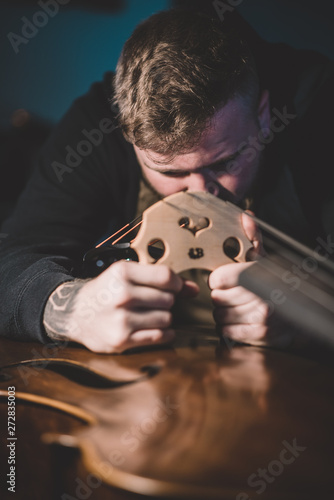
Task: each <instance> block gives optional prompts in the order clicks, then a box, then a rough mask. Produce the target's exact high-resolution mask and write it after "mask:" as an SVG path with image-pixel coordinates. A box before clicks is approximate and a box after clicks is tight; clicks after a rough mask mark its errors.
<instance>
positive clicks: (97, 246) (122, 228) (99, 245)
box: [95, 215, 141, 248]
mask: <svg viewBox="0 0 334 500" xmlns="http://www.w3.org/2000/svg"><path fill="white" fill-rule="evenodd" d="M140 218H141V215H138V217H136V218H135V219H133V220H132V221H131V222H128V223H127V224H125V226H123V227H121V229H118V231H116V232H115V233H113V234H112V235H111V236H108V238H106V239H105V240H103V241H102V242H101V243H99V244H98V245H96V247H95V248H100V247H101V246H102V245H104V243H107V241H109V240H111V238H113V237H114V236H116V235H117V234H118V233H120V232H121V231H123V230H124V229H126V228H127V227H129V226H131V224H133V223H134V222H136V221H137V220H138V219H140ZM139 224H141V222H140V223H139ZM139 224H137V225H136V226H135V227H137V226H138V225H139ZM135 227H133V228H132V229H135ZM132 229H130V231H128V232H127V233H125V234H128V233H130V232H131V231H132ZM125 234H123V236H125ZM123 236H121V237H120V238H119V239H118V240H117V241H119V240H120V239H121V238H123ZM112 244H113V245H114V244H115V242H113V243H112Z"/></svg>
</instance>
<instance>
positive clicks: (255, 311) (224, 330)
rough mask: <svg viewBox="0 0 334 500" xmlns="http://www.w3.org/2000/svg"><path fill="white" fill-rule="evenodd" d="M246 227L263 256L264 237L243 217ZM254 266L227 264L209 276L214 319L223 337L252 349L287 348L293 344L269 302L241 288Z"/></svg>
mask: <svg viewBox="0 0 334 500" xmlns="http://www.w3.org/2000/svg"><path fill="white" fill-rule="evenodd" d="M242 224H243V227H244V230H245V233H246V235H247V237H248V239H249V240H250V241H251V242H252V243H253V247H254V253H255V255H256V254H257V255H261V254H263V249H262V244H261V236H260V233H259V231H258V228H257V226H256V224H255V222H254V221H253V220H252V219H251V218H250V217H248V216H247V215H245V214H243V215H242ZM253 265H256V264H255V263H254V262H246V263H238V264H234V263H232V264H227V265H224V266H221V267H218V268H217V269H215V270H214V271H213V272H212V273H211V274H210V276H209V287H210V288H211V290H212V292H211V298H212V301H213V304H214V306H215V308H214V313H213V315H214V319H215V321H216V323H217V325H218V327H219V329H220V332H221V334H222V335H224V336H226V337H229V338H231V339H232V340H236V341H239V342H245V343H248V344H252V345H271V346H276V347H284V346H286V345H288V344H289V343H290V342H291V336H290V335H289V334H287V333H286V325H285V328H284V327H283V324H282V323H281V322H280V321H278V320H277V318H276V315H275V311H273V310H272V309H271V308H270V307H269V305H268V303H267V302H265V301H263V300H262V299H261V298H259V297H258V296H257V295H255V294H253V293H252V292H250V291H248V290H246V289H245V288H243V287H242V286H239V285H238V283H239V275H240V274H241V273H242V271H244V270H245V269H246V268H247V267H249V266H253Z"/></svg>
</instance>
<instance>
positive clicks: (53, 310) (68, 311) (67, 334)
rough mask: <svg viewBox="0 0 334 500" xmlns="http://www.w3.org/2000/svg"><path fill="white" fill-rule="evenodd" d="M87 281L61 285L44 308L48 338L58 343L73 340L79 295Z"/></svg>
mask: <svg viewBox="0 0 334 500" xmlns="http://www.w3.org/2000/svg"><path fill="white" fill-rule="evenodd" d="M86 281H87V280H81V279H74V280H71V281H66V282H65V283H62V284H61V285H59V286H58V287H57V288H56V289H55V290H54V291H53V292H52V294H51V295H50V296H49V298H48V301H47V303H46V305H45V308H44V316H43V326H44V329H45V331H46V334H47V336H48V337H49V338H50V339H52V340H56V341H59V340H60V341H67V340H74V339H72V334H73V331H72V327H71V325H72V320H71V316H72V313H73V311H74V307H75V303H76V299H77V295H78V293H79V291H80V290H81V288H82V286H83V284H84V283H85V282H86Z"/></svg>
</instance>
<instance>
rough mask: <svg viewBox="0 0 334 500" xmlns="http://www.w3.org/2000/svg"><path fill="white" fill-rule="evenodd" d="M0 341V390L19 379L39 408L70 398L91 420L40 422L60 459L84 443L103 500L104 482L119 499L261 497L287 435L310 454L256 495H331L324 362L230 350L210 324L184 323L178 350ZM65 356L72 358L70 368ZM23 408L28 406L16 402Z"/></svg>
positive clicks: (331, 382) (329, 378) (331, 381)
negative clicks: (111, 351) (84, 369)
mask: <svg viewBox="0 0 334 500" xmlns="http://www.w3.org/2000/svg"><path fill="white" fill-rule="evenodd" d="M0 347H1V352H2V357H1V365H2V366H7V367H6V368H4V369H2V370H1V372H0V373H1V377H2V381H1V383H0V389H1V390H2V391H5V390H6V388H7V387H8V385H14V386H15V387H16V391H17V392H25V393H26V394H30V395H35V396H36V397H37V399H36V405H35V408H36V410H38V408H39V407H40V405H39V402H38V398H41V397H42V398H52V399H53V400H54V402H55V403H57V402H59V410H62V409H63V410H64V409H65V406H64V405H67V404H68V405H71V406H74V407H77V408H79V409H80V410H81V411H83V412H85V413H87V414H89V415H91V417H92V419H93V420H95V421H96V424H95V425H93V424H88V423H84V422H83V421H81V422H79V421H78V419H75V420H76V422H77V424H76V426H75V428H73V430H72V431H71V432H68V429H66V427H64V431H62V429H61V426H60V428H59V427H58V428H57V431H56V432H54V431H55V428H54V425H50V428H49V429H48V425H47V422H46V421H45V420H44V421H43V425H41V428H40V429H41V433H40V439H41V443H44V446H46V443H49V444H50V443H58V444H59V445H61V447H62V449H63V450H64V453H65V455H66V453H67V454H70V453H71V451H70V450H71V449H79V450H80V453H81V460H80V466H78V467H79V468H78V470H79V469H80V470H84V471H86V472H85V473H84V476H83V478H84V477H85V474H86V477H87V475H88V474H89V473H94V474H96V475H97V476H98V477H100V478H101V479H103V487H102V486H101V487H100V488H96V489H94V491H92V495H91V496H90V498H92V499H96V500H100V499H101V500H102V499H103V500H104V498H107V497H106V496H105V494H106V491H107V490H108V488H109V489H110V491H112V492H113V493H112V495H114V494H115V495H120V496H119V498H124V499H126V498H132V495H134V493H135V492H136V493H137V494H141V495H142V497H144V498H148V497H152V498H156V497H165V498H198V499H203V500H204V499H207V498H219V499H222V500H224V499H231V500H232V499H233V500H234V499H236V498H238V495H241V494H244V496H240V497H239V498H240V499H243V498H244V499H246V498H247V495H248V496H249V498H257V496H258V494H257V493H256V488H254V487H251V486H250V485H249V484H247V480H248V478H249V477H250V475H251V474H256V473H257V471H258V469H260V468H262V469H267V468H268V465H269V464H270V463H272V462H273V461H275V460H276V461H277V460H279V456H280V453H281V451H282V449H283V448H284V444H283V443H284V442H288V443H290V444H292V443H293V440H294V439H295V440H296V442H297V444H298V446H302V447H305V451H302V452H300V453H299V456H298V457H295V460H294V461H293V463H291V464H286V465H284V468H283V469H284V470H283V471H282V473H281V474H279V475H278V476H277V477H275V478H274V481H273V482H272V483H270V484H269V483H266V489H265V491H264V492H263V493H261V498H263V499H270V500H275V499H282V500H283V499H284V500H289V499H312V500H314V499H315V498H329V497H328V495H329V494H331V495H332V494H333V493H334V487H333V479H332V470H333V453H332V450H333V445H334V436H333V430H332V429H333V419H334V402H333V398H332V395H333V394H334V390H333V389H334V377H333V375H334V373H333V369H332V368H331V367H330V366H328V365H325V364H322V363H320V362H319V361H316V360H310V359H305V358H302V357H300V356H296V355H292V354H287V353H283V352H277V351H273V350H269V349H260V348H255V347H249V346H248V347H247V346H242V347H240V346H234V347H233V346H230V348H228V347H227V346H226V345H223V346H222V345H220V342H219V340H218V338H217V337H216V335H215V333H214V332H213V331H210V330H208V331H204V330H198V331H195V330H180V331H179V332H178V337H177V341H176V343H175V344H174V346H173V347H171V348H167V349H162V348H158V349H152V350H145V351H141V352H133V353H129V354H125V355H97V354H94V353H90V352H88V351H86V350H84V349H81V348H78V347H76V346H73V345H72V346H67V347H65V348H63V349H62V348H61V347H60V346H58V347H57V348H56V349H57V352H55V351H54V356H48V357H46V356H45V355H44V356H43V349H44V354H45V352H46V351H45V348H44V347H43V346H41V345H38V344H30V343H29V344H28V343H16V342H10V341H5V340H1V341H0ZM49 352H52V350H49ZM32 353H33V356H32ZM37 357H38V358H39V360H42V359H43V360H44V365H43V367H42V365H41V362H40V361H39V364H38V363H37V364H36V366H35V367H34V366H28V364H26V365H25V366H24V371H22V370H21V371H20V369H19V367H20V365H17V363H18V362H19V361H27V360H29V359H32V358H37ZM55 359H56V360H57V367H55V366H54V365H53V364H52V363H53V362H54V361H55ZM61 359H64V360H65V361H66V363H67V369H66V370H65V371H64V372H62V370H61V365H59V360H61ZM71 362H74V363H73V375H72V374H71V371H70V370H68V364H71ZM80 364H86V366H89V367H92V373H93V375H92V377H94V374H96V372H98V374H99V375H100V374H103V373H105V374H106V379H107V381H109V382H110V380H112V379H115V380H117V381H118V382H119V383H120V382H122V377H124V378H123V381H124V382H127V384H125V385H115V386H114V387H112V388H110V387H108V386H107V387H105V386H103V384H101V387H100V388H99V387H98V386H96V384H98V380H99V379H98V378H97V379H96V380H95V379H94V378H93V379H92V380H93V382H92V381H91V380H89V379H87V384H88V385H85V381H84V380H82V381H81V383H78V381H76V380H77V378H76V376H75V372H76V370H78V369H79V368H78V367H79V365H80ZM9 365H10V366H9ZM21 368H22V365H21ZM143 374H146V375H145V376H144V377H143ZM96 381H97V382H96ZM0 401H1V402H2V403H1V405H0V410H1V413H2V412H3V411H4V410H5V405H4V404H3V403H4V399H3V398H2V399H0ZM18 405H19V406H20V408H21V409H22V408H24V407H25V405H26V403H25V402H24V401H23V400H22V401H20V400H19V399H18ZM30 407H31V405H30ZM166 408H167V409H166ZM48 411H50V412H51V413H53V414H54V415H55V416H57V415H59V411H57V410H55V409H53V410H51V409H50V410H48ZM62 414H64V413H63V412H62ZM36 415H37V413H36ZM64 415H65V414H64ZM19 418H20V419H23V418H24V416H23V415H22V410H21V413H20V416H19ZM71 418H72V419H73V415H72V416H71ZM41 423H42V422H41ZM20 425H21V428H22V426H23V424H22V423H21V424H20V421H18V422H17V426H18V429H20ZM20 439H21V440H24V439H25V438H24V436H22V434H21V435H20ZM66 450H67V452H66ZM288 456H289V457H291V453H290V454H289V453H288ZM29 460H38V457H34V456H33V455H32V456H31V457H29ZM21 466H22V465H21ZM60 466H61V464H60ZM58 472H59V471H58ZM63 473H64V477H66V481H65V483H64V486H63V487H64V488H67V489H66V491H74V490H75V488H74V484H75V478H76V476H75V473H74V476H75V477H74V476H73V477H72V478H71V477H68V475H66V472H64V471H63ZM115 487H116V489H114V488H115ZM71 488H72V490H71ZM73 488H74V489H73ZM122 491H123V493H122ZM127 494H128V495H129V496H128V497H127V496H126V495H127ZM325 494H326V495H327V497H326V496H324V495H325ZM18 498H19V497H18ZM22 498H23V497H22ZM45 498H47V497H45ZM112 498H117V496H112ZM140 498H141V497H140Z"/></svg>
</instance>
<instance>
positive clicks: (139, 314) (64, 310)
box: [44, 261, 198, 353]
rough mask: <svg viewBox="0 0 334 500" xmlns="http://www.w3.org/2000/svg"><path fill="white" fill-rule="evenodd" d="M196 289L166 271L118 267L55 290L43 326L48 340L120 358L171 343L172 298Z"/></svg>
mask: <svg viewBox="0 0 334 500" xmlns="http://www.w3.org/2000/svg"><path fill="white" fill-rule="evenodd" d="M197 291H198V287H197V286H196V285H195V284H194V283H192V282H184V281H183V280H182V279H181V278H180V277H179V276H177V275H176V274H175V273H173V271H171V270H170V269H169V268H168V267H166V266H163V265H152V264H149V265H144V264H138V263H137V262H125V261H119V262H116V263H114V264H112V265H111V266H110V267H109V268H108V269H106V270H105V271H104V272H103V273H102V274H100V275H99V276H98V277H97V278H94V279H90V280H86V281H81V280H75V281H72V282H68V283H64V284H63V285H60V286H59V287H58V288H57V289H56V290H55V292H53V294H52V295H51V296H50V298H49V300H48V302H47V305H46V308H45V313H44V326H45V329H46V331H47V333H48V335H49V336H50V337H51V338H53V339H61V340H71V341H75V342H79V343H80V344H83V345H85V346H86V347H87V348H88V349H90V350H91V351H94V352H105V353H112V352H115V353H117V352H123V351H125V350H127V349H129V348H132V347H139V346H145V345H150V344H160V343H165V342H169V341H171V340H172V339H173V338H174V335H175V333H174V331H173V330H172V329H171V328H170V325H171V322H172V314H171V311H170V309H171V307H172V305H173V304H174V300H175V296H176V295H177V294H178V293H181V292H182V293H183V294H188V295H193V294H196V293H197Z"/></svg>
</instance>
